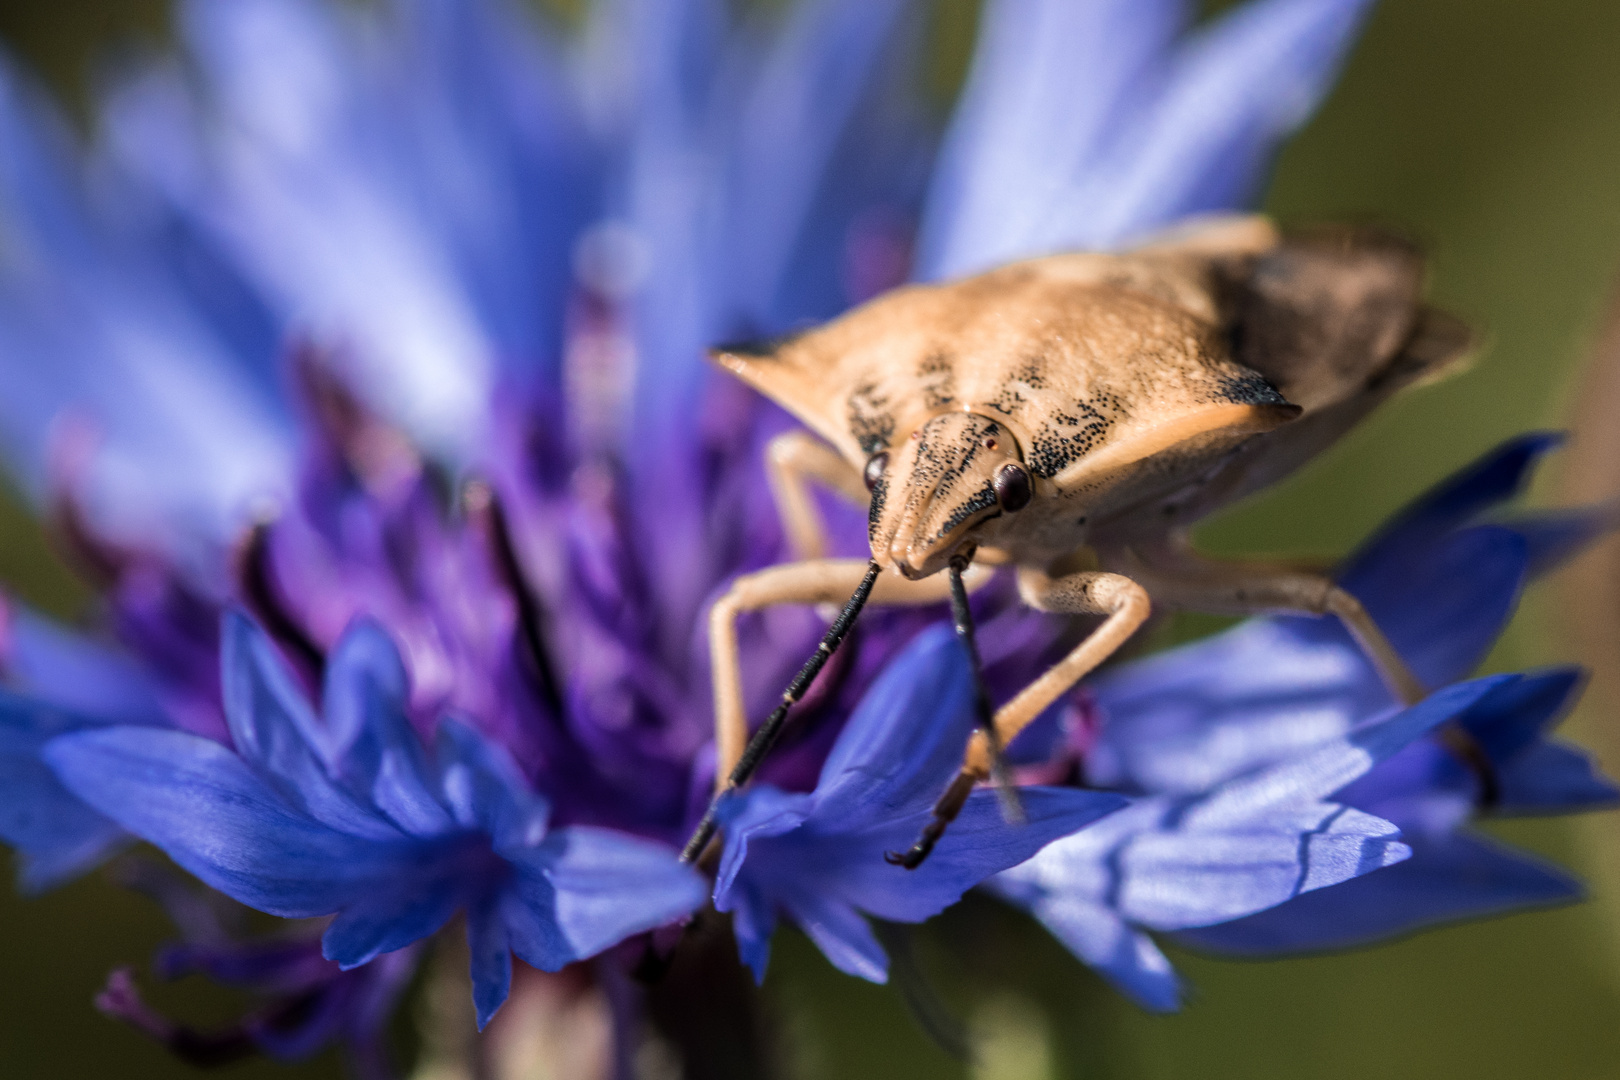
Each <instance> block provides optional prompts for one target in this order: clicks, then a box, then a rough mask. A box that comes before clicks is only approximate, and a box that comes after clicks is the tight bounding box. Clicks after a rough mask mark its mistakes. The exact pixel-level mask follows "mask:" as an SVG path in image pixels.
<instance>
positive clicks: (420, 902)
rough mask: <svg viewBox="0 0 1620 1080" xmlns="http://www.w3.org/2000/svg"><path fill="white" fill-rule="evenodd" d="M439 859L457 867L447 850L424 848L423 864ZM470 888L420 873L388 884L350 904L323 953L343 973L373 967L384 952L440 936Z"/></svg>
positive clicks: (323, 939)
mask: <svg viewBox="0 0 1620 1080" xmlns="http://www.w3.org/2000/svg"><path fill="white" fill-rule="evenodd" d="M435 856H438V857H439V858H442V859H443V860H444V864H445V865H446V866H447V867H454V866H455V863H454V861H453V859H454V856H453V853H452V852H451V851H449V850H448V849H447V850H445V851H443V852H442V853H441V852H434V851H433V850H431V849H425V850H424V851H423V852H422V853H421V856H420V861H421V862H423V863H429V864H431V860H433V859H434V858H435ZM467 888H468V883H467V882H465V881H457V880H455V879H454V877H452V876H447V875H428V874H421V873H418V874H416V875H413V876H411V877H408V878H403V877H402V878H401V879H400V880H397V881H392V882H389V883H388V886H387V887H386V888H381V889H378V890H376V891H374V892H371V893H367V894H363V895H359V896H357V897H356V898H355V899H354V900H353V901H352V902H351V903H349V904H346V905H345V906H344V908H343V910H342V911H340V912H338V914H337V917H336V918H335V919H333V920H332V925H330V926H328V927H327V928H326V933H325V934H324V935H322V937H321V954H322V955H323V956H325V957H326V958H327V959H328V960H332V961H335V962H336V963H337V964H338V965H339V966H340V967H342V968H344V969H345V970H347V969H349V968H355V967H359V966H360V965H361V964H365V963H369V962H370V961H371V960H374V959H375V958H376V957H378V956H380V955H382V954H383V953H389V952H393V951H394V950H395V949H403V948H404V947H405V946H407V945H409V944H410V943H411V942H413V941H420V940H421V939H422V938H425V937H429V936H431V935H432V934H434V933H436V932H437V931H438V929H439V928H440V927H441V926H443V925H444V924H445V923H446V922H448V921H449V919H450V916H451V915H453V914H455V912H456V909H457V908H458V907H460V906H461V901H462V898H463V896H464V895H465V892H466V890H467Z"/></svg>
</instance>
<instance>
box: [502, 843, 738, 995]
mask: <svg viewBox="0 0 1620 1080" xmlns="http://www.w3.org/2000/svg"><path fill="white" fill-rule="evenodd" d="M512 861H513V865H514V867H515V879H514V881H513V883H512V886H511V889H510V892H509V894H508V901H509V902H507V903H505V904H504V905H503V909H502V910H503V913H504V918H505V922H506V928H507V932H508V933H509V934H510V935H511V941H512V951H513V952H515V953H517V954H518V956H520V957H522V958H523V959H524V960H525V961H527V962H528V963H530V964H532V965H533V966H535V967H537V968H539V969H541V970H542V971H557V970H559V969H560V968H562V967H563V966H564V965H566V964H569V963H572V962H573V961H575V960H581V959H584V958H585V957H588V956H594V955H596V954H597V953H599V952H601V951H602V950H603V949H606V948H608V947H609V946H611V945H615V944H617V943H618V942H620V941H623V940H624V939H625V938H627V937H629V936H630V935H632V934H639V933H641V932H643V931H646V930H652V929H655V928H657V927H660V926H663V925H665V924H667V923H671V922H674V921H675V920H677V919H680V918H682V917H684V916H686V915H689V914H691V912H692V911H693V910H695V909H696V908H697V907H698V906H699V905H701V904H702V903H703V901H704V898H705V896H706V894H707V892H708V889H707V887H706V884H705V882H704V880H703V879H702V877H700V876H699V875H698V874H697V872H696V871H694V870H693V869H692V868H691V867H689V866H687V865H686V864H684V863H682V862H681V861H680V860H679V859H678V858H676V855H675V852H674V851H672V850H670V849H669V848H666V847H664V846H663V845H662V844H655V843H652V842H650V841H647V840H639V839H637V838H635V837H632V836H628V835H626V834H624V833H620V832H615V831H614V830H611V829H597V828H591V827H587V826H575V827H572V828H567V829H558V830H557V831H555V832H553V833H552V834H551V835H550V836H548V837H547V838H546V841H545V843H544V844H543V845H541V846H540V847H539V848H537V849H535V850H534V851H533V852H531V853H529V854H528V855H527V856H525V857H521V858H518V857H514V858H513V860H512Z"/></svg>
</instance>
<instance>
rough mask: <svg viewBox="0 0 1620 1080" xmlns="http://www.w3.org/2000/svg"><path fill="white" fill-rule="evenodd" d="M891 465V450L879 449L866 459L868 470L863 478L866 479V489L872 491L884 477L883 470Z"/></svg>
mask: <svg viewBox="0 0 1620 1080" xmlns="http://www.w3.org/2000/svg"><path fill="white" fill-rule="evenodd" d="M888 467H889V452H888V451H887V450H882V451H879V452H878V453H876V454H873V455H872V456H871V457H869V458H867V459H866V471H865V473H863V474H862V479H864V480H865V481H866V490H867V491H871V490H872V489H873V488H875V487H877V482H878V481H879V480H881V479H883V470H884V469H887V468H888Z"/></svg>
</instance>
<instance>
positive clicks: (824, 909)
mask: <svg viewBox="0 0 1620 1080" xmlns="http://www.w3.org/2000/svg"><path fill="white" fill-rule="evenodd" d="M891 869H892V868H891ZM782 905H783V906H784V907H785V908H787V910H788V913H789V914H790V915H792V917H793V921H794V922H795V923H796V924H798V926H799V929H801V930H803V931H804V933H805V936H806V937H808V938H809V939H810V940H811V941H813V942H815V943H816V948H818V949H820V950H821V953H822V955H823V956H825V957H826V958H827V959H828V960H829V961H830V962H831V963H832V966H833V967H835V968H837V969H838V970H839V971H842V972H844V973H845V974H846V975H854V976H856V977H857V978H861V979H865V980H867V981H868V982H875V983H883V982H888V981H889V954H888V953H886V952H884V951H883V946H882V945H880V944H878V939H877V935H875V934H873V933H872V925H871V924H870V923H868V922H867V921H866V919H865V918H864V917H863V916H862V915H861V913H860V912H858V911H856V910H855V908H854V907H853V906H851V905H850V904H848V903H846V902H844V901H842V900H840V899H837V898H836V897H833V896H829V895H827V894H826V893H822V892H818V891H816V890H814V889H803V890H797V891H795V892H794V893H792V895H790V896H786V897H784V898H783V900H782Z"/></svg>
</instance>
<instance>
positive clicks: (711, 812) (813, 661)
mask: <svg viewBox="0 0 1620 1080" xmlns="http://www.w3.org/2000/svg"><path fill="white" fill-rule="evenodd" d="M878 569H879V568H878V564H877V563H875V562H873V563H870V564H868V565H867V567H866V576H865V577H863V578H861V583H860V584H859V585H857V586H856V587H855V592H854V594H853V595H852V596H850V598H849V600H848V602H847V603H845V604H844V609H843V610H842V611H840V612H839V613H838V618H836V619H834V620H833V624H832V625H831V626H829V627H828V628H827V633H826V635H825V636H824V637H822V639H821V644H819V645H817V646H816V651H815V652H814V653H812V654H811V656H810V659H808V660H806V661H805V662H804V666H803V667H802V668H800V669H799V673H798V674H797V675H795V676H794V677H793V681H792V682H791V683H789V684H788V688H787V689H786V690H784V691H782V701H781V703H780V704H778V705H777V706H776V708H775V709H773V710H772V711H771V715H770V716H768V717H766V718H765V722H764V723H763V724H761V725H760V726H759V730H758V731H756V732H754V735H753V737H752V738H750V739H749V740H748V745H747V746H746V747H744V748H743V752H742V757H740V758H738V759H737V764H736V766H734V767H733V768H732V770H731V775H730V776H729V777H727V778H726V786H725V787H723V788H721V789H720V790H719V791H718V792H716V793H715V796H714V798H713V799H710V800H709V808H708V810H706V811H705V812H704V814H703V820H701V821H699V822H698V826H697V828H696V829H695V830H694V831H693V833H692V838H691V839H690V840H688V841H687V842H686V847H685V848H684V849H682V851H681V861H682V862H687V863H690V862H694V861H696V860H697V858H698V856H700V855H702V854H703V849H704V848H706V847H708V846H709V841H710V840H712V839H714V834H715V830H716V829H717V828H718V827H719V820H718V814H719V811H720V800H721V798H722V797H723V796H724V795H725V794H726V792H728V791H731V790H733V789H734V788H738V787H741V786H742V785H743V784H746V783H747V782H748V779H749V778H750V777H751V776H753V775H754V772H755V770H757V769H758V768H759V766H760V762H762V761H764V760H765V755H766V754H768V753H769V752H770V749H771V746H772V744H774V743H775V742H776V737H777V736H778V735H780V734H781V733H782V725H783V724H785V723H786V722H787V715H788V710H789V709H791V708H792V707H793V706H794V704H795V703H797V702H798V700H799V699H800V698H802V697H804V694H805V691H806V690H808V689H810V684H811V683H812V682H814V681H815V678H816V676H817V675H818V674H820V673H821V669H822V668H824V667H826V666H827V661H828V660H831V659H832V655H833V653H835V652H837V651H838V646H839V645H841V644H843V642H844V638H845V636H846V635H848V633H849V628H850V627H851V626H854V625H855V618H856V616H858V615H860V613H861V609H862V608H863V607H865V606H866V600H867V598H868V597H869V596H871V595H872V586H873V585H875V584H876V583H877V576H878Z"/></svg>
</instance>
